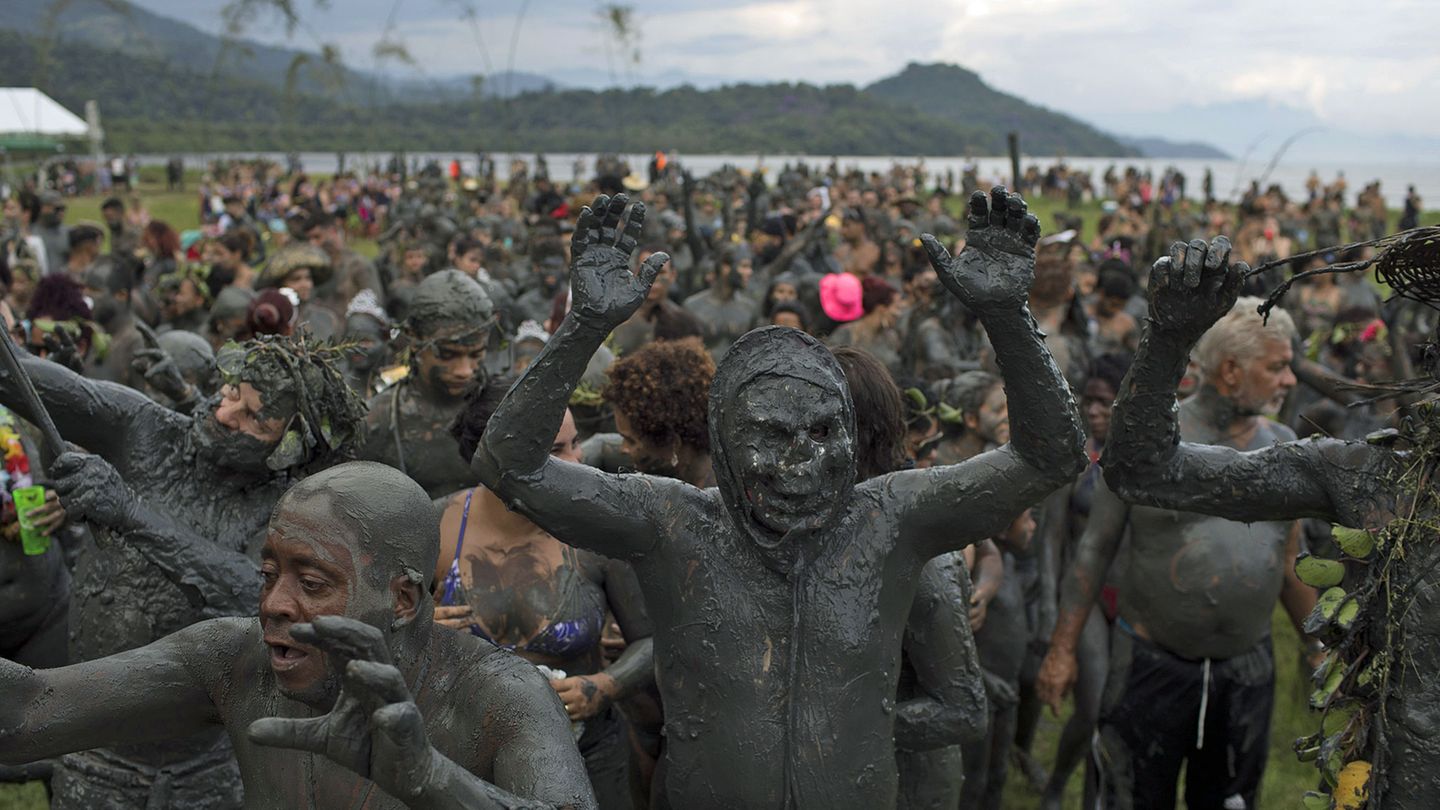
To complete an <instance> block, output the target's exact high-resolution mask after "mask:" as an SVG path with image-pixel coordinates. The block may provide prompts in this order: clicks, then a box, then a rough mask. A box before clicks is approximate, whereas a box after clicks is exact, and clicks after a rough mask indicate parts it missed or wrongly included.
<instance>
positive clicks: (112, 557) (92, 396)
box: [0, 339, 363, 808]
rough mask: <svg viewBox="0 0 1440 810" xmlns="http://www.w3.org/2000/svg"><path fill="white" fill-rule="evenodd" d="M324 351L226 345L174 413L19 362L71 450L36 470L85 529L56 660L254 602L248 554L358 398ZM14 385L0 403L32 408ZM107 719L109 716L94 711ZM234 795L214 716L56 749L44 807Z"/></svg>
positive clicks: (204, 802)
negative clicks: (65, 643) (215, 369)
mask: <svg viewBox="0 0 1440 810" xmlns="http://www.w3.org/2000/svg"><path fill="white" fill-rule="evenodd" d="M331 362H332V358H331V356H330V355H329V354H328V353H326V352H319V351H316V350H314V349H311V348H309V347H307V346H306V345H304V344H301V343H296V342H293V341H289V340H284V339H272V340H265V341H254V342H248V343H246V344H240V345H234V346H232V347H230V348H229V349H228V350H227V351H226V352H225V353H222V357H221V358H220V360H219V363H218V365H219V367H220V370H221V373H222V376H223V379H224V383H225V384H224V385H223V387H222V388H221V390H220V392H219V393H218V394H216V395H215V396H212V397H210V398H209V399H208V400H206V401H205V402H204V403H203V404H202V405H201V406H200V407H198V408H197V409H196V411H195V415H194V416H193V417H191V416H186V415H184V414H181V413H177V412H176V411H173V410H171V409H170V408H167V407H165V406H164V405H161V404H159V403H156V402H153V401H151V400H150V399H148V398H147V397H146V396H145V395H144V394H142V393H140V392H139V391H136V390H134V389H131V388H127V387H125V386H121V385H117V384H115V383H107V382H100V381H95V380H89V379H86V378H84V377H81V376H79V375H77V374H74V373H72V372H70V371H69V370H67V369H65V368H62V367H61V366H59V365H57V364H55V363H50V362H46V361H43V360H38V359H33V358H30V359H26V360H24V361H23V363H24V368H25V370H26V372H27V374H28V376H29V377H30V379H31V380H32V381H33V382H34V385H35V387H36V389H37V390H38V392H39V394H40V397H41V399H42V401H43V402H44V404H45V406H46V408H47V410H48V411H49V412H50V414H51V416H52V417H53V418H54V420H55V424H56V426H57V427H58V428H59V430H60V434H61V435H62V436H64V437H65V438H66V439H67V440H68V441H71V442H74V443H75V444H76V445H79V446H80V447H83V448H85V451H86V452H81V451H74V452H67V453H65V454H63V455H61V456H60V457H59V458H58V459H56V460H55V462H54V463H53V464H52V465H51V466H50V470H49V472H50V474H51V476H52V478H53V481H54V488H55V489H56V490H57V491H58V492H59V494H60V497H61V499H62V501H63V502H64V504H65V507H66V509H67V511H68V513H69V515H70V517H71V518H72V519H76V520H85V521H86V522H88V523H89V524H90V527H91V529H92V532H93V534H94V535H96V537H95V539H94V540H92V541H90V542H87V543H86V544H85V546H84V547H83V549H82V551H81V553H80V555H79V561H78V564H77V566H76V569H75V574H74V585H73V587H72V591H71V593H72V602H71V608H70V645H69V654H70V660H71V661H73V662H78V661H90V660H94V659H97V658H101V657H103V656H107V655H112V654H115V653H120V652H124V651H126V650H133V649H135V648H136V647H140V646H142V645H145V644H149V643H150V642H153V641H156V640H157V639H160V638H162V637H164V636H166V635H168V634H170V633H174V632H176V631H179V630H181V629H183V628H185V627H188V626H190V625H192V624H194V623H196V622H198V621H201V620H203V619H207V618H213V617H216V616H246V615H251V614H252V613H253V611H254V610H255V604H256V599H257V596H258V592H259V585H260V583H259V579H258V578H257V577H256V575H255V564H254V562H252V558H251V557H250V556H249V555H248V554H247V550H249V549H251V548H253V547H254V546H255V545H256V544H257V542H258V540H259V539H260V538H261V537H262V536H263V532H264V528H265V521H266V520H267V519H268V518H269V516H270V511H271V509H272V508H273V507H274V505H275V502H276V501H277V500H278V499H279V497H280V494H281V493H282V492H284V490H285V489H286V487H288V486H289V485H290V483H291V482H292V481H293V479H294V477H295V476H296V475H298V474H300V473H301V472H303V471H304V470H306V469H309V468H318V467H320V466H324V465H325V464H327V463H331V462H332V461H333V460H338V459H339V458H341V457H342V456H343V454H344V452H345V449H346V445H347V444H348V441H349V438H350V436H351V435H352V434H353V433H354V432H355V431H356V430H357V429H358V427H359V424H360V419H361V415H362V411H361V409H362V408H363V404H362V403H361V402H360V401H359V400H358V399H357V398H355V397H354V396H353V395H352V394H350V392H349V389H348V388H347V387H346V386H345V383H344V380H343V379H342V378H341V376H340V374H339V372H338V371H336V370H335V369H334V368H333V367H332V365H331ZM21 384H22V381H20V380H16V379H13V378H11V377H9V376H8V375H7V376H5V377H4V378H0V404H4V405H5V406H6V407H8V408H11V409H12V410H14V411H15V412H16V413H17V414H18V415H20V416H21V417H24V418H31V417H32V414H31V413H30V412H29V409H28V407H26V406H25V405H24V400H23V397H22V395H21V393H20V390H21V389H20V386H21ZM107 722H108V721H107ZM98 804H104V806H107V807H116V808H144V807H203V808H212V807H213V808H222V807H239V806H240V799H239V776H238V771H237V770H236V766H235V760H234V757H233V755H232V754H231V750H230V741H229V739H228V738H227V737H226V735H225V733H224V730H223V729H220V728H213V729H199V730H196V733H194V734H186V735H177V736H174V737H172V738H164V737H163V735H161V736H157V737H155V738H153V739H151V740H149V741H148V742H146V743H144V744H139V745H133V746H123V747H117V748H100V749H96V750H92V751H84V752H81V753H75V754H68V755H67V756H65V757H64V758H63V759H62V760H61V761H60V763H59V765H58V766H57V767H56V773H55V781H54V799H53V806H54V807H57V808H90V807H95V806H97V805H98Z"/></svg>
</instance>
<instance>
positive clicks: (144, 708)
mask: <svg viewBox="0 0 1440 810" xmlns="http://www.w3.org/2000/svg"><path fill="white" fill-rule="evenodd" d="M436 520H437V517H436V516H435V514H434V512H433V510H432V509H431V506H430V499H429V498H427V497H426V495H425V491H424V490H422V489H420V487H419V486H418V485H416V484H415V483H414V482H413V481H410V480H409V479H407V478H406V477H405V476H403V475H401V474H400V473H399V472H396V471H395V470H392V469H390V468H389V467H385V466H383V465H379V464H371V463H366V462H356V463H351V464H342V465H340V466H338V467H332V468H330V469H329V470H326V471H324V472H321V473H318V474H316V475H314V476H311V477H310V478H307V479H305V480H304V481H302V482H301V483H299V484H297V485H295V487H293V488H292V489H291V490H290V491H289V492H287V493H286V494H285V496H284V497H283V498H281V500H280V503H279V504H278V505H277V507H276V509H275V514H274V516H273V517H272V518H271V520H270V526H269V532H268V535H267V537H266V539H265V547H264V549H263V550H262V552H261V559H262V563H261V574H262V576H263V578H264V583H265V584H264V588H263V591H262V592H261V596H260V617H259V618H258V619H255V618H249V619H239V618H230V619H214V620H211V621H206V622H201V623H199V624H195V625H191V626H190V627H187V628H185V629H183V630H181V631H179V632H177V633H174V634H171V635H169V636H166V637H165V638H162V639H160V640H159V641H156V642H154V643H152V644H150V645H147V646H145V647H141V648H139V649H136V650H131V651H128V652H123V653H118V654H116V655H112V656H109V657H106V658H101V659H97V660H95V661H89V662H86V663H83V664H75V665H73V666H68V667H62V668H60V669H45V670H34V669H29V668H28V667H23V666H20V665H19V664H13V663H10V662H7V661H3V660H0V694H3V695H4V696H5V698H4V700H3V701H0V761H3V762H7V763H16V762H25V761H29V760H33V759H38V758H41V757H48V756H55V755H58V754H62V753H65V752H69V751H76V750H79V749H83V748H88V747H91V746H95V745H106V746H112V747H118V746H129V745H138V744H142V743H147V742H156V741H161V740H169V739H175V738H186V737H191V736H195V735H197V734H200V733H202V732H206V731H209V732H212V733H216V732H218V733H220V734H223V735H226V736H228V737H229V739H230V741H231V742H232V743H233V744H234V746H235V755H236V757H237V759H239V761H240V773H241V778H242V779H243V781H244V789H245V806H246V807H252V808H276V807H294V808H316V810H326V809H328V808H337V809H338V808H355V807H361V808H372V810H381V809H382V808H399V807H411V808H461V807H464V808H496V810H498V809H499V808H506V809H507V810H508V809H509V808H522V807H523V808H540V807H566V808H589V807H593V806H594V800H593V798H592V797H591V794H590V786H589V784H588V783H587V782H586V780H585V769H584V767H583V766H582V765H581V763H580V755H579V753H578V752H576V750H575V745H574V743H573V742H572V741H571V738H570V724H569V723H568V722H567V721H566V719H565V714H564V712H563V711H562V710H561V707H560V701H559V699H557V698H556V697H555V693H554V692H553V691H552V690H551V689H550V687H549V686H547V685H546V684H545V681H544V679H543V678H541V676H540V674H539V673H538V672H536V671H535V669H534V668H533V667H531V666H529V665H528V664H526V663H524V662H523V661H521V660H520V659H518V658H516V657H514V656H512V655H509V654H508V653H505V652H502V651H500V650H498V649H497V648H495V647H494V646H493V645H488V644H482V643H480V642H479V641H477V640H476V639H473V638H471V637H469V636H466V635H462V634H459V633H451V632H446V631H444V630H441V631H439V632H436V631H435V629H434V628H435V625H434V623H433V622H432V620H431V616H432V614H433V611H434V603H433V601H432V600H431V598H430V594H429V593H428V592H427V591H426V589H425V573H423V572H429V571H431V570H432V569H433V568H434V567H435V555H436V548H437V546H436ZM342 617H343V618H342ZM289 749H297V750H289ZM112 806H115V805H114V804H112V803H111V797H96V804H94V805H92V807H112Z"/></svg>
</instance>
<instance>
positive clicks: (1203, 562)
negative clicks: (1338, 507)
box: [1039, 298, 1315, 810]
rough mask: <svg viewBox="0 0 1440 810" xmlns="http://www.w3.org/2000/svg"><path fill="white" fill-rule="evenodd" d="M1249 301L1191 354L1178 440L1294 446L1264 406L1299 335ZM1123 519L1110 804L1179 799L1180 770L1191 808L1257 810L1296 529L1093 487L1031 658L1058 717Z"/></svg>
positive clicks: (1278, 394) (1310, 600) (1107, 697)
mask: <svg viewBox="0 0 1440 810" xmlns="http://www.w3.org/2000/svg"><path fill="white" fill-rule="evenodd" d="M1259 303H1260V300H1259V299H1255V298H1250V299H1243V300H1241V301H1240V302H1239V303H1237V304H1235V306H1234V308H1233V309H1231V311H1230V312H1229V313H1228V314H1227V315H1226V316H1225V317H1224V318H1222V319H1221V320H1220V321H1219V323H1217V324H1216V325H1215V327H1214V328H1212V329H1211V330H1210V331H1209V332H1207V333H1206V335H1205V337H1204V338H1202V339H1201V341H1200V343H1199V345H1198V346H1197V347H1196V351H1195V355H1196V359H1197V360H1198V362H1199V365H1200V368H1201V370H1202V372H1203V374H1204V380H1205V382H1204V384H1203V385H1202V386H1201V388H1200V389H1199V390H1198V391H1197V392H1196V393H1195V395H1194V396H1192V397H1190V398H1188V399H1186V400H1185V401H1184V402H1183V403H1181V405H1180V408H1179V417H1180V436H1181V437H1182V438H1184V439H1185V440H1186V441H1190V442H1196V443H1203V444H1210V445H1220V446H1225V447H1230V448H1234V449H1235V450H1258V449H1261V448H1266V447H1270V446H1272V445H1274V444H1276V443H1277V442H1282V441H1289V440H1292V439H1294V437H1295V434H1294V433H1293V432H1291V431H1290V430H1289V429H1288V428H1286V427H1284V426H1283V425H1279V424H1276V423H1274V422H1271V421H1269V420H1268V419H1266V418H1265V417H1264V414H1267V413H1274V412H1275V411H1276V410H1278V409H1279V405H1280V403H1281V401H1283V400H1284V398H1285V394H1286V393H1287V392H1288V391H1289V389H1290V388H1291V387H1293V386H1294V385H1295V376H1294V375H1293V374H1292V373H1291V372H1290V361H1291V348H1290V345H1291V341H1292V340H1293V339H1294V336H1295V328H1294V325H1293V324H1292V322H1291V320H1290V317H1289V316H1288V315H1286V314H1285V313H1284V312H1283V311H1276V312H1275V313H1274V314H1273V315H1272V316H1271V317H1270V322H1269V324H1268V325H1266V324H1265V323H1264V322H1262V320H1261V318H1260V315H1259V314H1258V313H1256V311H1255V308H1256V306H1257V305H1258V304H1259ZM1127 521H1128V523H1129V527H1130V535H1129V536H1130V542H1129V545H1128V546H1126V548H1127V552H1126V557H1125V559H1124V560H1123V561H1121V564H1120V565H1119V566H1117V567H1116V570H1117V571H1118V572H1119V575H1120V580H1119V591H1120V605H1119V619H1118V620H1117V622H1116V623H1115V627H1114V629H1113V631H1112V633H1111V648H1110V649H1111V653H1110V672H1109V675H1108V679H1107V681H1106V687H1105V694H1104V698H1103V699H1102V704H1101V714H1100V724H1099V727H1100V749H1101V750H1100V756H1099V760H1098V761H1099V762H1100V763H1101V769H1102V780H1101V782H1102V792H1103V795H1104V802H1105V806H1106V807H1111V808H1123V809H1124V810H1128V809H1129V808H1132V807H1133V808H1169V807H1174V806H1175V795H1176V782H1177V780H1178V778H1179V774H1180V768H1181V765H1182V763H1183V764H1185V765H1186V791H1185V793H1186V795H1185V800H1186V805H1187V806H1188V807H1191V808H1197V810H1198V808H1215V810H1220V808H1222V807H1223V808H1232V807H1234V808H1254V807H1256V806H1257V805H1256V803H1255V802H1256V794H1257V792H1258V790H1259V787H1260V779H1261V776H1262V775H1263V773H1264V770H1265V758H1266V754H1267V747H1268V744H1269V725H1270V715H1271V710H1272V707H1273V704H1274V688H1275V666H1274V658H1273V654H1272V651H1271V644H1270V616H1271V613H1272V612H1273V609H1274V604H1275V600H1276V598H1277V597H1279V598H1280V600H1281V601H1282V602H1283V604H1284V606H1285V609H1286V611H1287V612H1288V613H1289V614H1290V617H1291V619H1292V621H1294V623H1295V625H1296V627H1297V628H1298V627H1299V626H1300V625H1301V623H1302V622H1303V621H1304V619H1305V617H1306V616H1307V615H1308V614H1309V612H1310V610H1311V609H1312V608H1313V607H1314V605H1315V592H1314V590H1312V589H1311V588H1310V587H1309V586H1306V585H1305V584H1303V583H1301V582H1300V581H1299V579H1298V578H1296V576H1295V573H1294V566H1295V557H1296V554H1297V553H1298V551H1299V524H1298V523H1296V522H1295V521H1269V522H1256V523H1240V522H1236V521H1232V520H1225V519H1223V518H1219V517H1209V516H1206V515H1202V514H1196V513H1194V512H1186V511H1175V510H1171V509H1159V508H1153V507H1150V506H1133V507H1132V506H1127V505H1125V504H1124V503H1123V502H1121V501H1120V499H1119V498H1117V497H1116V496H1115V495H1114V494H1113V493H1112V492H1111V491H1110V490H1109V489H1108V488H1107V487H1106V486H1105V485H1104V484H1103V483H1097V484H1096V486H1095V493H1094V502H1093V503H1092V505H1091V512H1090V519H1089V523H1088V524H1087V525H1086V528H1085V532H1084V534H1083V535H1082V536H1081V539H1080V541H1079V544H1078V548H1077V550H1076V559H1075V563H1074V565H1073V566H1072V567H1071V569H1070V570H1069V571H1068V572H1067V573H1066V576H1065V579H1064V583H1063V586H1062V591H1061V602H1060V613H1059V619H1058V621H1057V623H1056V628H1055V632H1054V634H1053V635H1052V637H1051V640H1050V652H1049V654H1048V655H1047V656H1046V659H1045V662H1044V664H1043V665H1042V667H1041V674H1040V682H1039V689H1040V692H1041V694H1042V696H1043V698H1044V699H1045V700H1046V701H1047V702H1048V703H1050V704H1051V707H1052V708H1054V709H1056V710H1057V711H1058V708H1059V703H1060V700H1061V697H1062V696H1063V694H1064V693H1065V692H1066V691H1068V690H1069V689H1070V687H1071V685H1073V684H1074V682H1075V679H1076V675H1077V670H1076V658H1075V647H1076V644H1077V642H1078V640H1079V637H1080V633H1081V630H1082V629H1083V628H1084V626H1085V621H1086V619H1087V617H1088V616H1089V614H1090V611H1091V610H1092V609H1094V605H1095V602H1096V598H1097V597H1098V596H1099V591H1100V586H1101V585H1102V584H1103V583H1104V581H1105V578H1106V575H1107V572H1108V571H1110V570H1111V564H1112V562H1113V561H1114V560H1115V558H1116V556H1117V554H1118V553H1119V549H1120V548H1121V542H1120V541H1121V537H1122V535H1123V534H1124V529H1125V526H1126V523H1127Z"/></svg>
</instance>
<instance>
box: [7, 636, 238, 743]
mask: <svg viewBox="0 0 1440 810" xmlns="http://www.w3.org/2000/svg"><path fill="white" fill-rule="evenodd" d="M253 625H254V623H253V622H245V621H243V620H219V621H213V622H201V623H200V624H194V625H191V626H190V627H187V628H185V629H184V630H181V631H179V632H177V633H174V634H171V635H169V636H166V637H165V638H162V639H160V640H159V641H156V642H154V643H152V644H148V645H146V646H144V647H140V648H139V649H135V650H128V651H126V652H123V653H119V654H116V655H111V656H107V657H105V658H100V659H97V660H94V661H86V662H85V663H83V664H73V665H71V666H68V667H60V668H58V669H41V670H36V669H30V668H29V667H23V666H21V665H19V664H15V663H12V662H10V661H6V660H4V659H3V658H0V696H3V697H0V763H6V764H20V763H24V762H33V761H35V760H38V759H45V758H47V757H55V756H59V755H61V754H67V753H70V752H72V751H83V750H85V749H89V748H96V747H100V746H115V745H131V744H137V743H146V742H154V741H159V740H168V739H173V738H176V737H183V736H184V735H186V734H191V733H194V732H196V731H199V730H201V729H203V728H204V727H205V726H207V725H212V724H216V723H219V722H220V716H219V713H218V712H217V711H216V709H215V705H214V703H213V701H212V700H211V697H210V693H209V691H208V685H207V684H206V682H205V680H206V677H205V674H204V673H203V672H201V671H200V669H201V667H200V666H198V665H197V662H203V661H225V662H229V661H231V660H233V658H234V657H235V656H236V655H238V654H239V651H240V647H241V644H240V642H242V641H244V640H245V638H246V627H247V626H253Z"/></svg>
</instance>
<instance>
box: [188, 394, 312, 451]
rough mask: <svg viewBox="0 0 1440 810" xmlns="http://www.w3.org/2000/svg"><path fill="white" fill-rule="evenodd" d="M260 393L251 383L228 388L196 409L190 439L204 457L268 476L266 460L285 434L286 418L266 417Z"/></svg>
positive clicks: (191, 424)
mask: <svg viewBox="0 0 1440 810" xmlns="http://www.w3.org/2000/svg"><path fill="white" fill-rule="evenodd" d="M264 405H265V403H264V401H263V399H262V396H261V393H260V391H258V390H257V389H256V388H255V387H254V386H252V385H250V384H249V383H243V382H242V383H240V384H239V385H225V386H222V387H221V389H220V391H219V392H218V393H216V394H215V395H214V396H213V397H211V398H210V399H208V400H206V402H205V403H203V404H202V405H200V406H199V407H198V408H197V409H196V413H195V418H194V419H193V420H192V421H191V423H190V438H191V441H192V442H193V443H194V445H195V448H196V450H197V451H198V452H199V454H200V456H201V458H203V459H205V460H206V461H208V462H210V463H211V464H214V465H215V466H217V467H223V468H225V469H228V470H235V471H236V472H248V473H265V474H269V472H270V469H269V467H267V466H266V464H265V460H266V459H267V458H269V457H270V453H271V452H272V451H274V449H275V445H276V444H278V443H279V441H280V438H281V436H283V435H284V433H285V425H286V423H287V422H288V421H289V420H288V419H286V418H276V417H274V416H268V415H266V414H265V408H264Z"/></svg>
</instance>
